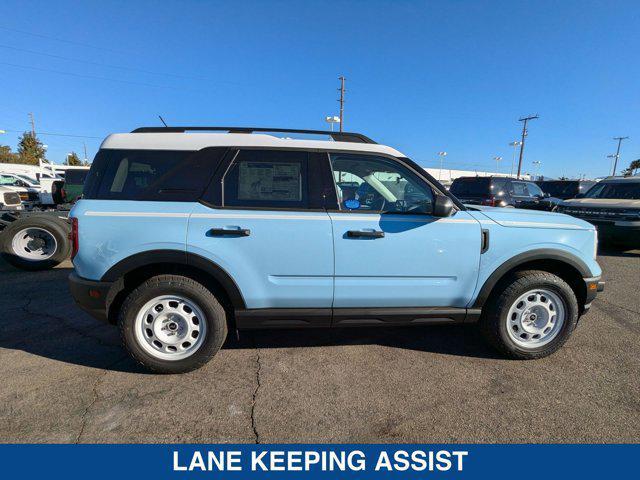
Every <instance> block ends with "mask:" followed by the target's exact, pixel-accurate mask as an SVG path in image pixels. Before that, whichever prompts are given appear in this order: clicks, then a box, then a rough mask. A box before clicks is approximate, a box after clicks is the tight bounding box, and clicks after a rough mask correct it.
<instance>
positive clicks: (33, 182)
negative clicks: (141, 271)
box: [16, 175, 40, 185]
mask: <svg viewBox="0 0 640 480" xmlns="http://www.w3.org/2000/svg"><path fill="white" fill-rule="evenodd" d="M16 176H17V177H20V178H21V179H23V180H26V181H27V182H29V183H31V184H33V185H40V182H39V181H38V180H36V179H35V178H31V177H28V176H26V175H16Z"/></svg>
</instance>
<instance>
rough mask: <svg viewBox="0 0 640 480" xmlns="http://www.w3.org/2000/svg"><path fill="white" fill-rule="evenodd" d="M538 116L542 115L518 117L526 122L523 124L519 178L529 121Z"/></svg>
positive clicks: (520, 120)
mask: <svg viewBox="0 0 640 480" xmlns="http://www.w3.org/2000/svg"><path fill="white" fill-rule="evenodd" d="M537 118H540V116H539V115H530V116H528V117H522V118H519V119H518V121H519V122H524V123H523V125H522V140H521V141H520V159H519V160H518V177H517V178H520V172H521V171H522V157H523V156H524V140H525V137H526V136H527V122H529V120H535V119H537Z"/></svg>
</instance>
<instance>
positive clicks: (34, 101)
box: [0, 0, 640, 177]
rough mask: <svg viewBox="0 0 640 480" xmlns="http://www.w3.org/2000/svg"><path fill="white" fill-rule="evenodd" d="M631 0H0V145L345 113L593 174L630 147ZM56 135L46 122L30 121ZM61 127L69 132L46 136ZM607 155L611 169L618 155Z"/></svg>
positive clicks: (61, 145) (428, 142) (489, 155)
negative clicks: (26, 138)
mask: <svg viewBox="0 0 640 480" xmlns="http://www.w3.org/2000/svg"><path fill="white" fill-rule="evenodd" d="M638 25H640V2H638V1H622V0H620V1H615V0H614V1H588V0H581V1H570V0H562V1H547V0H536V1H517V0H512V1H504V2H498V1H473V2H472V1H456V0H450V1H428V2H418V1H376V0H368V1H351V2H337V1H335V2H331V1H324V2H320V1H318V2H315V1H292V2H286V1H269V2H267V1H261V2H254V1H249V0H243V1H233V2H231V1H220V2H216V1H187V0H182V1H168V0H167V1H134V0H129V1H109V0H103V1H100V2H71V1H47V2H45V1H40V2H33V1H25V0H20V1H16V0H3V2H1V3H0V130H5V131H6V133H5V134H0V144H5V145H11V146H12V147H13V148H15V146H16V143H17V138H18V135H19V134H20V133H21V132H23V131H25V130H29V129H30V123H29V113H30V112H32V113H33V115H34V118H35V124H36V131H37V132H39V135H40V138H41V139H42V141H43V143H45V144H46V145H48V151H47V156H48V158H49V159H50V160H52V161H54V162H56V163H61V162H63V161H64V158H65V155H66V154H67V153H68V152H70V151H76V152H78V153H79V155H80V157H83V147H84V144H86V148H87V152H88V156H89V158H93V156H94V155H95V153H96V151H97V150H98V148H99V146H100V142H101V140H102V139H103V138H104V137H105V136H107V135H108V134H110V133H114V132H127V131H130V130H132V129H134V128H136V127H139V126H158V125H160V123H159V120H158V115H159V114H160V115H162V116H163V117H164V119H165V120H166V121H167V123H168V124H170V125H179V124H182V125H224V126H228V125H234V126H236V125H237V126H265V127H283V128H305V129H327V124H326V123H325V117H326V116H327V115H335V114H337V113H338V108H339V105H338V102H337V98H338V92H337V87H338V86H339V82H338V77H339V76H340V75H344V76H345V77H346V79H347V80H346V88H347V92H346V103H345V119H344V128H345V130H346V131H355V132H361V133H364V134H366V135H367V136H369V137H371V138H373V139H374V140H376V141H378V142H379V143H384V144H388V145H391V146H393V147H395V148H397V149H398V150H400V151H402V152H403V153H404V154H406V155H407V156H409V157H411V158H412V159H414V160H415V161H417V162H418V163H420V164H422V165H424V166H429V167H435V166H438V165H439V160H438V155H437V153H438V152H440V151H446V152H447V156H446V158H445V160H444V164H445V167H447V166H448V167H450V168H463V169H478V170H493V171H495V169H496V162H495V161H494V157H496V156H501V157H502V158H503V159H502V161H501V162H500V163H499V164H498V169H499V170H500V171H502V172H508V171H510V169H511V164H512V158H513V148H512V147H510V146H509V145H508V144H509V142H512V141H514V140H517V139H519V137H520V134H521V128H522V124H521V123H520V122H518V118H520V117H521V116H526V115H530V114H539V116H540V118H539V119H537V120H534V121H532V122H531V123H530V127H529V135H528V136H527V143H526V149H525V156H524V163H523V171H526V172H532V171H533V170H534V167H533V164H532V162H534V161H539V162H540V167H539V169H540V173H542V174H544V175H547V176H561V175H566V176H571V177H575V176H578V175H582V174H584V175H587V176H588V177H599V176H604V175H607V174H609V172H610V170H611V160H610V159H608V158H607V155H610V154H614V153H615V149H616V144H617V143H616V142H615V141H614V140H613V139H612V138H613V137H616V136H629V137H630V139H628V140H625V141H624V142H623V144H622V150H621V155H620V158H621V161H620V163H621V165H622V166H623V167H624V166H627V165H628V163H629V162H630V161H631V160H634V159H637V158H640V121H639V118H640V116H639V113H640V88H639V87H640V61H639V60H640V28H638ZM45 133H57V134H59V135H45ZM61 135H74V136H61ZM619 170H620V167H619Z"/></svg>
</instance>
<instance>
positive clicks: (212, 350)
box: [118, 275, 227, 373]
mask: <svg viewBox="0 0 640 480" xmlns="http://www.w3.org/2000/svg"><path fill="white" fill-rule="evenodd" d="M161 295H181V296H184V297H186V298H188V299H189V300H190V301H192V302H194V303H195V304H196V305H197V306H198V307H199V308H200V309H201V310H202V312H203V313H204V316H205V318H204V321H205V322H206V325H207V328H206V333H205V339H204V341H203V342H202V344H201V345H200V347H199V348H198V349H197V350H196V351H195V352H194V353H192V354H191V355H190V356H188V357H186V358H182V359H179V360H165V359H160V358H156V357H154V356H152V355H151V354H150V353H149V352H147V351H146V350H145V349H144V348H143V347H142V346H141V345H140V343H139V342H138V340H137V338H136V335H135V321H136V317H137V315H138V312H139V311H140V309H141V308H142V307H143V306H144V305H145V304H146V303H147V302H149V301H150V300H152V299H153V298H155V297H158V296H161ZM118 326H119V328H120V334H121V337H122V341H123V343H124V346H125V348H126V349H127V351H128V352H129V353H130V354H131V356H132V357H133V358H134V359H135V360H136V361H137V362H138V363H140V364H141V365H142V366H144V367H145V368H147V369H149V370H151V371H153V372H155V373H185V372H190V371H192V370H196V369H198V368H200V367H202V366H203V365H204V364H206V363H207V362H208V361H209V360H210V359H211V358H212V357H213V356H214V355H215V354H216V353H217V352H218V350H220V348H221V347H222V344H223V343H224V341H225V339H226V337H227V317H226V313H225V310H224V308H223V307H222V305H221V304H220V302H219V301H218V299H217V298H216V297H215V295H214V294H213V293H211V291H210V290H209V289H207V288H206V287H205V286H203V285H202V284H200V283H198V282H197V281H195V280H193V279H191V278H189V277H183V276H180V275H158V276H156V277H152V278H150V279H149V280H147V281H145V282H144V283H142V284H141V285H140V286H138V287H137V288H136V289H134V290H133V291H132V292H131V293H130V294H129V295H128V296H127V298H126V299H125V301H124V303H123V304H122V307H121V309H120V315H119V319H118Z"/></svg>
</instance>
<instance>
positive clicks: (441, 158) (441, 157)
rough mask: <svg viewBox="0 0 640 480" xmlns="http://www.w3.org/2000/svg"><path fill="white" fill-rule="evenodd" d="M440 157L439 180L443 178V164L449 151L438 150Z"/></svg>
mask: <svg viewBox="0 0 640 480" xmlns="http://www.w3.org/2000/svg"><path fill="white" fill-rule="evenodd" d="M438 156H439V157H440V171H439V172H438V181H440V180H441V179H442V164H443V163H444V157H446V156H447V152H438Z"/></svg>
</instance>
